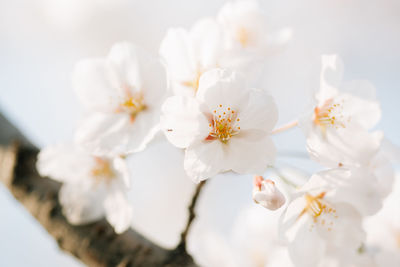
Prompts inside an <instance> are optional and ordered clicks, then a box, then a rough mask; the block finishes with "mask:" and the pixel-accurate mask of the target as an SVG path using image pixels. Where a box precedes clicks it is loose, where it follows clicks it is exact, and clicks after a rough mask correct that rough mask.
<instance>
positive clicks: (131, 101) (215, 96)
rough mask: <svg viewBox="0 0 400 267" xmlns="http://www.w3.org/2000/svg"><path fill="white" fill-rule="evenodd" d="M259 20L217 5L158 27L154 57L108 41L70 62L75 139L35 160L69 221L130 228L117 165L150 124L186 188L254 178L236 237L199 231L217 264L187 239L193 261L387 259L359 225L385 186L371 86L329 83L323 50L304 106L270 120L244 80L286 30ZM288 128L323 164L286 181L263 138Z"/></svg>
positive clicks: (266, 98)
mask: <svg viewBox="0 0 400 267" xmlns="http://www.w3.org/2000/svg"><path fill="white" fill-rule="evenodd" d="M266 19H267V18H266V14H265V13H264V12H263V11H262V9H261V8H260V5H259V3H258V2H257V1H255V0H240V1H235V2H229V3H227V4H225V5H224V6H223V7H222V8H221V10H220V11H219V13H218V15H217V16H216V17H212V18H204V19H201V20H200V21H198V22H197V23H196V24H195V25H194V26H193V27H192V28H191V29H190V31H187V30H185V29H183V28H172V29H169V30H168V31H167V33H166V36H165V38H164V39H163V40H162V42H161V44H160V49H159V55H158V56H153V55H150V54H148V53H147V52H145V51H144V50H142V49H140V48H138V47H136V46H134V45H132V44H128V43H117V44H115V45H114V46H113V47H112V48H111V51H110V52H109V54H108V56H107V57H105V58H94V59H86V60H83V61H81V62H79V63H78V64H77V65H76V67H75V69H74V71H73V87H74V89H75V92H76V94H77V96H78V99H79V100H80V102H81V104H82V106H83V107H84V109H85V114H84V116H83V118H82V120H81V121H80V123H79V125H78V128H77V130H76V135H75V139H74V142H72V143H69V144H62V145H55V146H50V147H47V148H44V149H43V150H42V151H41V152H40V154H39V157H38V162H37V168H38V171H39V172H40V174H41V175H43V176H49V177H51V178H52V179H55V180H57V181H59V182H61V183H63V186H62V188H61V190H60V194H59V200H60V203H61V205H62V206H63V213H64V215H65V216H66V218H67V219H68V220H69V221H70V222H71V223H72V224H84V223H90V222H93V221H96V220H99V219H101V218H102V217H105V218H106V219H107V220H108V221H109V223H110V224H111V225H113V227H114V229H115V231H116V232H118V233H121V232H124V231H125V230H126V229H128V228H129V226H130V225H131V222H132V221H131V220H132V218H133V217H134V216H133V213H132V207H131V204H130V202H129V201H128V197H127V192H128V190H129V189H130V184H131V177H130V175H129V172H128V163H127V160H128V159H129V156H130V155H131V154H133V153H139V152H141V151H143V150H144V149H145V148H146V146H147V145H148V144H149V143H150V142H151V140H152V139H153V138H154V137H155V135H156V134H157V133H158V132H159V131H160V132H162V133H163V134H164V136H165V138H166V139H167V140H168V141H169V142H170V143H171V144H172V145H174V146H175V147H177V148H179V149H181V150H182V151H183V153H184V160H183V168H184V170H185V172H186V174H187V176H188V177H189V178H191V179H192V180H193V181H194V182H195V183H199V182H200V181H204V180H206V179H209V178H212V177H215V176H217V175H219V174H221V173H224V172H232V173H235V174H249V175H254V176H255V179H254V187H253V192H252V198H253V200H254V202H255V203H256V204H259V205H260V206H261V207H256V208H259V209H258V210H257V212H256V213H257V215H255V213H253V212H248V213H243V215H242V216H243V218H244V219H243V220H240V218H239V220H238V223H237V226H236V230H237V231H236V232H237V233H236V234H234V235H235V236H236V237H238V236H239V237H238V238H236V239H237V240H239V241H237V240H236V241H235V242H236V245H232V246H230V245H227V244H226V242H225V241H220V239H219V238H216V237H215V236H213V235H211V237H210V240H212V242H211V243H216V244H219V245H218V247H220V248H218V251H221V254H218V259H217V258H216V257H215V255H211V254H212V253H209V250H207V251H208V252H207V251H206V252H204V248H202V249H199V248H200V247H201V245H202V244H200V245H199V246H197V248H198V251H200V252H199V253H200V254H201V255H202V257H204V258H202V259H199V262H201V263H204V264H205V265H216V266H225V265H227V266H236V265H237V264H238V263H239V262H240V264H239V266H265V267H270V266H275V265H279V266H296V267H325V266H329V267H339V266H340V267H358V266H359V267H361V266H362V267H364V266H371V267H373V266H375V267H376V266H389V265H384V264H383V263H382V262H384V261H383V260H382V258H383V257H385V255H392V254H393V253H394V252H393V250H394V249H393V246H392V247H391V248H390V249H386V248H379V249H373V248H374V247H373V246H381V245H380V244H379V242H375V243H374V244H373V245H370V244H369V238H367V233H366V231H365V228H364V225H363V224H364V222H365V219H366V217H369V216H372V215H375V214H376V213H378V212H379V211H380V210H381V208H382V206H383V201H384V200H385V198H386V197H387V196H388V195H389V194H390V193H391V190H392V187H393V181H394V171H393V167H392V166H391V162H390V159H389V158H388V156H387V154H386V153H385V149H384V146H383V140H384V139H383V133H382V132H381V131H377V130H373V129H374V127H375V126H376V125H377V123H378V122H379V120H380V117H381V109H380V105H379V103H378V101H377V100H376V98H375V89H374V87H373V86H372V85H371V83H369V82H368V81H351V82H347V81H342V76H343V63H342V61H341V59H340V58H339V57H338V56H337V55H323V56H322V66H321V73H320V84H319V88H317V90H316V92H315V96H314V99H313V102H312V104H311V105H310V106H309V109H308V110H307V111H306V112H304V114H303V115H301V116H299V118H298V119H297V120H296V121H294V122H292V123H289V124H288V125H286V126H284V127H278V128H275V125H276V123H277V121H278V106H277V105H276V103H275V100H274V98H273V97H272V95H271V93H270V92H269V90H267V89H270V88H263V87H262V86H253V84H254V78H255V77H254V76H255V75H259V74H263V75H264V73H261V69H262V68H261V66H262V64H263V63H264V62H265V61H266V60H267V59H268V56H269V55H271V54H272V53H275V52H278V51H279V49H278V48H281V47H282V46H283V45H284V44H286V43H287V42H288V40H289V39H290V35H291V31H290V30H289V29H283V30H279V31H271V30H270V27H269V25H268V23H267V21H266ZM295 126H299V128H301V129H302V131H303V132H304V135H305V138H306V149H307V151H308V152H309V156H310V158H311V159H312V160H314V161H316V162H317V163H319V164H321V165H322V166H324V168H326V169H324V170H319V171H317V172H315V173H314V174H313V175H309V177H307V178H306V179H305V180H304V181H301V182H298V181H297V183H294V182H292V181H291V177H284V176H283V175H282V174H281V173H280V168H279V163H276V158H277V151H278V150H279V148H276V147H275V145H274V143H273V142H272V138H271V135H273V134H276V133H280V132H282V131H284V130H288V129H290V128H292V127H295ZM271 171H272V172H274V173H275V176H272V175H271V173H270V172H271ZM263 176H264V177H267V179H264V177H263ZM289 176H290V175H289ZM272 179H273V180H272ZM248 194H249V195H250V194H251V193H250V192H248ZM249 198H250V197H249ZM253 208H254V207H253ZM266 209H267V210H266ZM260 211H262V212H263V215H265V216H266V217H268V218H272V216H274V217H273V218H274V219H272V220H270V219H265V218H264V217H263V216H261V217H260V216H259V215H258V214H259V212H260ZM272 211H274V212H272ZM277 214H281V216H280V219H278V217H277V216H276V215H277ZM378 218H379V217H378ZM396 223H397V224H396V227H397V228H396V229H397V230H398V229H400V226H399V225H400V224H399V223H398V222H396ZM371 225H373V223H371ZM253 228H257V231H253V230H254V229H253ZM278 228H279V232H278ZM367 230H368V229H367ZM397 234H398V233H397ZM388 235H390V234H388ZM206 236H208V235H203V233H201V234H200V239H205V237H206ZM247 237H249V238H248V240H245V239H246V238H247ZM245 241H246V242H247V241H251V242H253V243H252V244H250V245H248V244H246V242H245ZM398 241H399V240H398V239H397V242H398ZM201 242H206V241H204V240H203V241H201ZM278 243H279V245H278ZM204 244H206V243H204ZM282 244H284V245H285V246H282ZM208 245H209V244H208V243H207V245H205V246H208ZM213 246H215V244H213ZM235 246H236V247H237V248H239V249H234V248H232V247H235ZM397 249H398V247H397ZM195 251H197V250H196V249H194V253H196V252H195ZM237 251H238V252H242V254H240V253H237ZM213 253H214V251H213ZM200 254H199V255H200ZM234 254H235V256H233V255H234ZM222 255H225V256H226V259H227V260H226V261H225V258H223V257H224V256H222ZM238 255H240V256H238ZM194 256H195V257H196V255H194ZM228 258H229V259H228ZM233 258H235V259H236V258H237V259H238V260H237V261H236V260H232V259H233ZM399 261H400V260H399V259H397V260H393V261H392V262H391V264H393V266H398V264H399Z"/></svg>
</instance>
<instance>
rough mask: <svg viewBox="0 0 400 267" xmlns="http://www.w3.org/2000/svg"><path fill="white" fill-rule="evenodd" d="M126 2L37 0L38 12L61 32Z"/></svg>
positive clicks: (78, 25) (122, 0)
mask: <svg viewBox="0 0 400 267" xmlns="http://www.w3.org/2000/svg"><path fill="white" fill-rule="evenodd" d="M124 2H126V0H39V1H38V3H39V6H40V7H41V8H40V10H41V12H42V14H43V15H44V17H45V18H46V19H47V20H48V22H49V23H50V24H52V25H53V26H55V27H57V28H59V29H61V30H76V29H78V28H79V27H82V26H84V24H86V23H88V22H89V21H90V20H91V19H92V17H93V16H94V15H95V14H97V13H99V11H102V10H105V9H109V8H113V7H117V6H118V5H120V4H121V3H124Z"/></svg>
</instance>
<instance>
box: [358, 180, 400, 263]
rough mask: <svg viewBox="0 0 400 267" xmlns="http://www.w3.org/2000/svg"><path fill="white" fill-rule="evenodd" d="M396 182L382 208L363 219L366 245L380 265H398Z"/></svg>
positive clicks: (399, 236) (398, 200) (399, 189)
mask: <svg viewBox="0 0 400 267" xmlns="http://www.w3.org/2000/svg"><path fill="white" fill-rule="evenodd" d="M399 178H400V177H399V175H398V174H397V175H396V182H395V183H394V186H393V191H392V193H391V194H390V195H389V196H388V197H387V199H386V200H385V202H384V206H383V208H382V210H381V211H380V212H379V213H378V214H376V215H375V216H373V217H370V218H368V219H367V220H366V221H365V229H366V232H367V245H368V246H369V247H370V250H371V252H372V253H373V255H374V256H375V258H376V262H377V263H378V265H379V266H382V267H386V266H388V267H394V266H399V265H400V211H399V203H400V182H399Z"/></svg>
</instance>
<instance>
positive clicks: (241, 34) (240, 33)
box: [236, 27, 249, 48]
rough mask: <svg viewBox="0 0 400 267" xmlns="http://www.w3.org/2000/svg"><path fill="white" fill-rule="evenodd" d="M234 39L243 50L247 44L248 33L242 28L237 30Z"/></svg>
mask: <svg viewBox="0 0 400 267" xmlns="http://www.w3.org/2000/svg"><path fill="white" fill-rule="evenodd" d="M236 38H237V39H238V41H239V43H240V44H241V45H242V47H243V48H244V47H246V46H247V45H248V44H249V32H248V31H247V30H246V29H245V28H243V27H241V28H239V29H238V30H237V32H236Z"/></svg>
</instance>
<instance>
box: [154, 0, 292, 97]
mask: <svg viewBox="0 0 400 267" xmlns="http://www.w3.org/2000/svg"><path fill="white" fill-rule="evenodd" d="M268 26H269V25H267V22H266V14H264V12H263V11H262V10H261V7H260V5H259V2H258V1H256V0H244V1H243V0H240V1H234V2H227V3H226V4H225V5H224V6H223V7H222V8H221V10H220V11H219V13H218V15H217V16H216V19H215V18H212V17H208V18H203V19H200V20H199V21H197V22H196V23H195V24H194V26H193V27H192V28H191V29H190V31H186V30H185V29H183V28H171V29H168V31H167V34H166V36H165V37H164V39H163V40H162V42H161V45H160V55H161V57H162V58H163V59H164V63H165V66H166V69H167V73H168V79H169V82H170V86H171V88H172V91H173V93H174V94H175V95H185V96H192V95H194V94H195V93H196V92H197V90H198V88H199V79H200V76H201V75H202V74H203V73H204V72H206V71H208V70H210V69H213V68H217V67H218V68H229V69H233V70H235V71H240V72H244V73H246V74H247V75H248V77H251V81H253V80H255V79H256V78H257V77H256V76H257V75H256V74H260V71H261V68H262V64H261V63H263V61H264V60H265V59H266V56H268V55H271V54H274V53H276V52H278V51H279V48H281V47H282V46H283V45H285V44H286V43H287V42H288V41H289V40H290V38H291V30H290V29H284V30H281V31H277V32H273V31H272V29H270V28H269V27H268Z"/></svg>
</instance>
